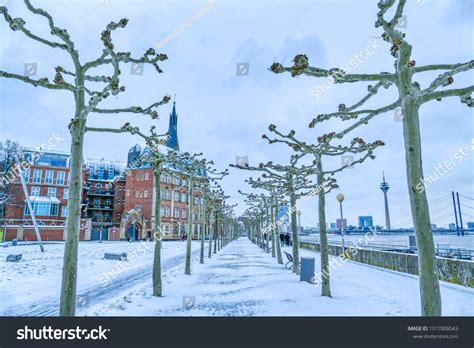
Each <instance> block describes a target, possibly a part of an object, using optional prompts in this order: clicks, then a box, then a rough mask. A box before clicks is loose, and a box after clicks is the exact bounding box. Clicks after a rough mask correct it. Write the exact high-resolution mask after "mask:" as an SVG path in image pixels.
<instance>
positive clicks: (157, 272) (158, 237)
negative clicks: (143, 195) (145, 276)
mask: <svg viewBox="0 0 474 348" xmlns="http://www.w3.org/2000/svg"><path fill="white" fill-rule="evenodd" d="M159 170H160V169H159V168H156V169H155V175H154V177H155V207H154V209H155V221H154V223H155V226H154V227H155V228H154V231H155V232H154V236H153V239H154V241H155V255H154V258H153V296H161V295H162V292H163V289H162V282H161V243H162V239H163V236H162V234H161V190H160V172H159Z"/></svg>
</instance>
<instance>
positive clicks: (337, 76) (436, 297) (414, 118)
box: [271, 0, 474, 316]
mask: <svg viewBox="0 0 474 348" xmlns="http://www.w3.org/2000/svg"><path fill="white" fill-rule="evenodd" d="M396 3H397V5H396V6H394V5H395V4H396ZM405 3H406V0H398V1H396V0H381V1H379V2H378V4H377V6H378V8H379V11H378V13H377V20H376V22H375V27H376V28H381V29H382V30H383V33H382V38H383V40H385V41H386V42H388V43H390V44H391V47H390V53H391V55H392V56H393V57H394V58H395V64H394V68H395V69H394V72H391V73H389V72H381V73H375V74H350V73H346V72H345V71H343V70H341V69H337V68H335V69H329V70H327V69H323V68H319V67H312V66H310V65H309V62H308V58H307V56H305V55H301V54H300V55H297V56H296V57H295V59H294V65H293V66H292V67H283V65H281V64H279V63H274V64H273V65H272V67H271V70H272V71H273V72H275V73H282V72H290V73H291V75H292V76H294V77H296V76H300V75H303V74H304V75H308V76H314V77H331V78H332V79H333V80H334V82H335V83H353V82H375V85H370V86H369V87H368V94H367V95H366V96H365V97H363V98H362V99H361V100H360V101H358V102H357V103H355V104H354V105H353V106H351V107H346V106H345V105H344V104H341V105H339V110H338V111H337V112H335V113H330V114H321V115H318V116H317V117H316V118H315V119H314V120H313V122H311V124H310V126H314V125H315V124H316V123H318V122H320V121H322V120H327V119H331V118H340V119H341V120H357V121H356V122H354V123H353V124H352V125H351V126H350V127H349V128H348V129H346V131H347V132H349V131H350V130H352V129H354V128H356V127H358V126H361V125H364V124H367V123H368V122H369V121H370V120H371V119H372V118H373V117H375V116H377V115H380V114H383V113H385V112H387V111H390V110H394V109H395V108H400V110H401V112H402V115H403V136H404V141H405V157H406V172H407V178H408V182H407V184H408V192H409V196H410V205H411V211H412V218H413V224H414V228H415V236H416V242H417V246H418V271H419V281H420V295H421V313H422V315H423V316H440V315H441V295H440V290H439V280H438V269H437V264H436V254H435V248H434V243H433V235H432V232H431V221H430V215H429V209H428V201H427V197H426V192H425V189H424V186H423V184H422V183H423V166H422V153H421V137H420V121H419V110H420V107H421V106H422V105H423V104H425V103H427V102H430V101H433V100H437V101H441V100H442V99H443V98H447V97H458V98H460V101H461V103H463V104H466V105H467V106H469V107H473V106H474V102H473V99H472V93H473V91H474V85H470V86H467V87H464V88H448V89H443V88H444V87H447V86H449V85H451V84H452V83H453V81H454V76H455V75H457V74H459V73H462V72H466V71H468V70H471V69H473V68H474V61H473V60H471V61H468V62H464V63H454V64H431V65H424V66H416V61H415V60H414V59H413V58H412V46H411V45H410V43H409V42H408V41H407V40H406V39H405V34H404V33H403V32H401V31H400V30H399V28H398V27H397V24H398V21H399V20H400V18H401V17H402V15H403V10H404V6H405ZM392 8H394V14H393V17H392V18H391V19H390V20H387V19H386V18H385V17H386V15H387V12H388V11H389V10H390V9H392ZM424 72H433V73H440V72H442V73H440V74H439V75H438V76H437V77H436V78H434V79H433V80H432V82H431V83H430V84H429V85H428V86H427V87H425V88H422V86H421V84H420V83H419V82H417V81H415V80H414V77H415V76H418V75H417V74H419V73H424ZM392 85H394V86H395V87H396V89H397V92H398V99H397V100H395V101H394V102H393V103H391V104H388V105H385V106H382V107H380V108H366V109H364V108H362V106H363V105H364V104H365V102H366V101H367V100H369V99H371V98H372V97H373V96H374V95H375V94H377V92H378V90H379V88H380V87H382V86H383V87H384V88H389V87H390V86H392ZM341 136H342V134H341Z"/></svg>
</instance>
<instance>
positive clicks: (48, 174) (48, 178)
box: [44, 170, 54, 184]
mask: <svg viewBox="0 0 474 348" xmlns="http://www.w3.org/2000/svg"><path fill="white" fill-rule="evenodd" d="M53 175H54V172H53V171H52V170H47V171H45V173H44V183H45V184H52V183H53Z"/></svg>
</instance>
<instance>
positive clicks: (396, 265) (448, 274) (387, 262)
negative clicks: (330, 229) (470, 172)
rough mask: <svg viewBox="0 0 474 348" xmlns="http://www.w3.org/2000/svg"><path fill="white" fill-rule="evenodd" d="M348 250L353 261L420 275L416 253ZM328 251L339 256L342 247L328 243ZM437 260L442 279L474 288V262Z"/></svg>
mask: <svg viewBox="0 0 474 348" xmlns="http://www.w3.org/2000/svg"><path fill="white" fill-rule="evenodd" d="M301 248H302V249H307V250H312V251H318V252H319V250H320V245H319V244H318V243H309V242H301ZM346 249H347V248H346ZM347 250H349V252H348V251H347ZM347 250H346V254H348V256H350V260H351V261H356V262H361V263H365V264H368V265H372V266H376V267H381V268H387V269H390V270H393V271H398V272H403V273H408V274H414V275H418V256H417V255H415V254H405V253H396V252H390V251H380V250H372V249H361V248H357V249H356V248H352V247H351V249H347ZM328 252H329V254H330V255H334V256H339V255H341V254H342V247H341V246H338V245H328ZM436 260H437V262H438V274H439V279H440V280H444V281H446V282H449V283H454V284H459V285H464V286H468V287H471V288H474V262H472V261H463V260H456V259H446V258H441V257H437V258H436Z"/></svg>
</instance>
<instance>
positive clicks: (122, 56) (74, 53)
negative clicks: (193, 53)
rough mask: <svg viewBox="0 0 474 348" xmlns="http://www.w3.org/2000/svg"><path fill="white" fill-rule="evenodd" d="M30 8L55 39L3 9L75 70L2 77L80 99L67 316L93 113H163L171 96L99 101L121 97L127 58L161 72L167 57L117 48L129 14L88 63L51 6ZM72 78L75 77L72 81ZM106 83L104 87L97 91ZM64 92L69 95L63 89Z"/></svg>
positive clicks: (73, 127)
mask: <svg viewBox="0 0 474 348" xmlns="http://www.w3.org/2000/svg"><path fill="white" fill-rule="evenodd" d="M24 2H25V5H26V7H27V9H28V10H29V11H30V12H32V13H33V14H35V15H38V16H41V17H43V18H44V19H45V20H46V21H47V23H48V26H49V29H50V34H51V35H52V36H53V40H50V39H48V38H45V37H43V36H41V35H40V34H35V33H33V32H31V31H30V30H29V29H28V28H27V27H26V22H25V21H24V20H23V19H22V18H12V17H11V16H10V15H9V14H8V10H7V8H6V7H5V6H1V7H0V14H2V15H3V17H4V19H5V21H6V22H7V23H8V24H9V26H10V28H11V29H12V30H13V31H17V32H21V33H23V34H24V35H25V36H26V37H28V38H30V39H32V40H35V41H37V42H39V43H41V44H43V45H45V46H47V47H50V48H54V49H59V50H62V51H64V52H65V53H66V54H67V55H68V56H69V58H70V59H71V65H72V69H70V70H68V69H66V68H65V67H62V66H57V67H56V69H55V70H56V71H55V76H54V79H53V81H50V80H49V79H48V78H46V77H43V78H39V79H34V78H31V77H28V76H23V75H19V74H15V73H10V72H6V71H2V70H0V77H3V78H7V79H13V80H18V81H21V82H24V83H27V84H30V85H32V86H34V87H42V88H46V89H53V90H57V91H62V92H67V93H71V95H72V97H73V103H74V109H75V110H74V115H72V117H71V118H70V122H69V125H68V127H69V132H70V134H71V167H70V179H69V194H70V199H69V200H68V212H69V214H68V218H67V223H66V245H65V248H64V264H63V274H62V284H61V299H60V307H59V314H60V315H61V316H74V314H75V301H76V287H77V254H78V244H79V226H80V218H81V202H82V199H81V194H82V182H81V180H82V160H83V144H84V135H85V133H86V132H87V120H88V116H89V114H91V113H100V114H117V113H136V114H144V115H149V116H151V117H152V118H157V117H158V113H157V111H156V109H157V107H158V106H160V105H162V104H164V103H167V102H168V101H169V97H168V96H165V97H164V98H163V100H161V101H159V102H156V103H153V104H151V105H150V106H148V107H140V106H132V107H126V108H117V109H107V108H100V107H99V104H100V103H101V102H102V101H104V100H105V99H107V98H109V97H110V96H117V95H118V94H119V93H121V92H123V91H125V87H124V86H121V85H120V74H121V70H120V65H122V64H123V63H136V64H150V65H152V66H153V67H154V68H155V69H156V71H157V72H159V73H161V72H162V71H161V69H160V67H159V66H158V63H159V62H161V61H163V60H165V59H167V57H166V55H164V54H157V53H156V52H155V50H154V49H153V48H150V49H148V50H146V52H145V54H144V55H143V56H142V57H139V58H134V57H132V56H131V53H130V52H117V51H116V49H115V46H114V44H113V42H112V32H114V31H115V30H117V29H120V28H125V26H126V25H127V23H128V20H127V19H126V18H123V19H121V20H120V21H118V22H110V23H109V24H108V25H107V26H106V28H105V30H104V31H103V32H102V34H101V37H100V39H101V41H102V44H103V46H104V48H103V50H102V52H101V54H100V56H99V57H98V58H96V59H94V60H92V61H89V62H82V61H81V59H80V57H79V51H78V50H77V47H76V46H75V44H74V41H73V40H72V39H71V37H70V36H69V34H68V32H67V31H66V30H65V29H62V28H59V27H57V26H56V24H55V22H54V19H53V17H52V16H51V15H50V14H49V13H48V12H47V11H45V10H43V9H40V8H37V7H34V6H33V5H32V4H31V2H30V1H29V0H24ZM96 68H99V69H106V68H109V69H110V70H111V72H110V75H109V76H103V75H95V74H94V73H93V72H91V71H92V70H94V69H96ZM68 77H69V80H70V81H68ZM99 84H103V86H102V87H101V88H100V89H97V90H95V88H97V87H98V86H99ZM58 95H59V96H63V95H64V94H58Z"/></svg>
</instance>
